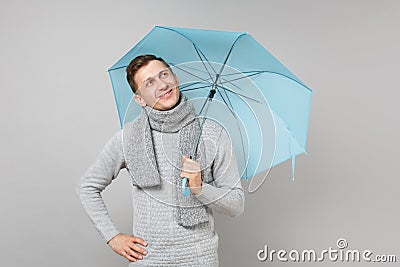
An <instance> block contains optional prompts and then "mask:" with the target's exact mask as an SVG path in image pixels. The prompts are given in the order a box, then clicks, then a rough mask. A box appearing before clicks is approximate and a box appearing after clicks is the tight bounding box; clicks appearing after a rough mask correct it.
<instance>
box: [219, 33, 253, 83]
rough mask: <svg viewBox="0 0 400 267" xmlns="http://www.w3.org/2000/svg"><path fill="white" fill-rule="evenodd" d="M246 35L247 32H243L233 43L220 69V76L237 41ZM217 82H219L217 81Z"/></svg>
mask: <svg viewBox="0 0 400 267" xmlns="http://www.w3.org/2000/svg"><path fill="white" fill-rule="evenodd" d="M245 35H247V34H246V33H243V34H241V35H239V36H238V37H237V38H236V40H235V41H234V42H233V44H232V45H231V48H230V49H229V51H228V54H227V55H226V57H225V60H224V63H223V64H222V67H221V70H220V71H219V74H218V76H220V75H221V73H222V71H223V70H224V68H225V65H226V62H228V59H229V57H230V55H231V53H232V51H233V47H234V46H235V45H236V43H237V41H238V40H239V39H240V37H242V36H245ZM218 76H217V77H218ZM216 82H217V81H216Z"/></svg>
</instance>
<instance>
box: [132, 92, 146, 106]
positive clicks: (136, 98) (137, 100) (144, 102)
mask: <svg viewBox="0 0 400 267" xmlns="http://www.w3.org/2000/svg"><path fill="white" fill-rule="evenodd" d="M133 99H135V102H136V103H138V104H139V105H140V106H142V107H144V106H146V105H147V104H146V101H144V99H143V98H142V97H141V96H140V95H135V96H134V97H133Z"/></svg>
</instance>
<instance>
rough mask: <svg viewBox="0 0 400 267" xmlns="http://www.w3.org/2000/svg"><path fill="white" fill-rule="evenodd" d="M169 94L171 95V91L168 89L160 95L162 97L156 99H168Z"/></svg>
mask: <svg viewBox="0 0 400 267" xmlns="http://www.w3.org/2000/svg"><path fill="white" fill-rule="evenodd" d="M171 94H172V89H169V90H168V91H167V92H165V93H164V94H162V95H160V96H158V98H161V99H162V98H168V97H170V96H171Z"/></svg>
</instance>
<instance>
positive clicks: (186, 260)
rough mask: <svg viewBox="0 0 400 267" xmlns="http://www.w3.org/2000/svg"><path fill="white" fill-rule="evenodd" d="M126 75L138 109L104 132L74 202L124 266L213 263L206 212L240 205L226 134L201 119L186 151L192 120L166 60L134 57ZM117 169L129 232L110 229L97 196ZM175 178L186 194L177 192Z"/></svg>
mask: <svg viewBox="0 0 400 267" xmlns="http://www.w3.org/2000/svg"><path fill="white" fill-rule="evenodd" d="M127 79H128V82H129V84H130V86H131V88H132V90H133V92H134V93H135V96H134V100H135V101H136V103H137V104H139V105H140V106H142V113H141V115H140V116H139V117H138V118H137V119H136V120H135V121H133V122H129V123H127V124H126V125H125V126H124V129H123V130H122V131H119V132H118V133H116V134H115V135H114V136H113V137H112V138H111V140H110V141H109V142H108V143H107V144H106V145H105V147H104V148H103V150H102V152H101V153H100V155H99V156H98V158H97V160H96V161H95V162H94V163H93V164H92V166H91V167H90V168H89V169H88V171H87V172H86V173H85V175H84V176H83V177H82V179H81V182H80V185H79V197H80V200H81V203H82V205H83V207H84V209H85V211H86V212H87V214H88V215H89V217H90V219H91V220H92V222H93V223H94V225H95V227H96V228H97V230H98V231H99V232H100V234H101V236H102V237H103V239H104V240H105V241H106V242H107V243H108V244H109V246H110V247H111V248H112V249H113V251H115V252H116V253H118V254H119V255H121V256H123V257H125V258H126V259H128V260H129V261H130V262H131V263H130V265H131V266H218V254H217V248H218V235H217V233H216V232H215V231H214V218H213V211H218V212H223V213H225V214H228V215H230V216H232V217H236V216H238V215H240V214H241V213H242V212H243V209H244V192H243V188H242V186H241V183H240V177H239V174H238V168H237V164H236V159H235V155H234V153H233V149H232V146H231V142H230V139H229V136H228V134H227V133H226V131H225V130H224V129H223V127H221V126H220V125H219V124H217V123H216V122H214V121H212V120H210V119H207V120H206V121H205V123H204V125H203V129H202V131H201V141H200V143H199V146H198V150H197V151H198V152H197V153H196V155H191V153H192V151H193V144H194V143H195V141H196V137H197V136H198V134H199V133H200V127H199V120H198V119H196V113H195V110H194V107H193V105H192V103H191V102H190V101H189V100H188V99H187V98H186V97H185V96H183V95H182V94H181V93H180V91H179V81H178V77H176V75H175V74H174V73H173V72H172V71H171V69H170V68H169V66H168V64H167V63H166V62H165V61H164V60H163V59H161V58H157V57H155V56H153V55H143V56H139V57H137V58H135V59H134V60H132V62H131V63H130V64H129V66H128V67H127ZM190 155H191V156H192V158H193V159H190V158H189V156H190ZM123 168H125V169H127V171H128V173H129V174H130V177H131V180H132V198H133V235H127V234H122V233H120V232H119V231H118V230H117V229H116V227H115V226H114V224H113V223H112V221H111V218H110V216H109V215H108V212H107V209H106V206H105V204H104V202H103V199H102V197H101V192H102V191H103V190H104V189H105V188H106V187H107V186H108V185H109V184H110V183H111V182H112V180H113V179H114V178H116V177H117V176H118V173H119V171H120V170H121V169H123ZM183 177H187V178H188V184H187V185H188V187H189V188H190V195H189V196H184V195H183V194H182V191H181V184H182V178H183Z"/></svg>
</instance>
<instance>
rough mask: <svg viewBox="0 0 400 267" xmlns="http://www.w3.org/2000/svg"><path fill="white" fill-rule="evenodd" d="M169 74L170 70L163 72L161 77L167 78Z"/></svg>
mask: <svg viewBox="0 0 400 267" xmlns="http://www.w3.org/2000/svg"><path fill="white" fill-rule="evenodd" d="M168 76H169V73H168V71H163V72H161V78H167V77H168Z"/></svg>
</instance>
